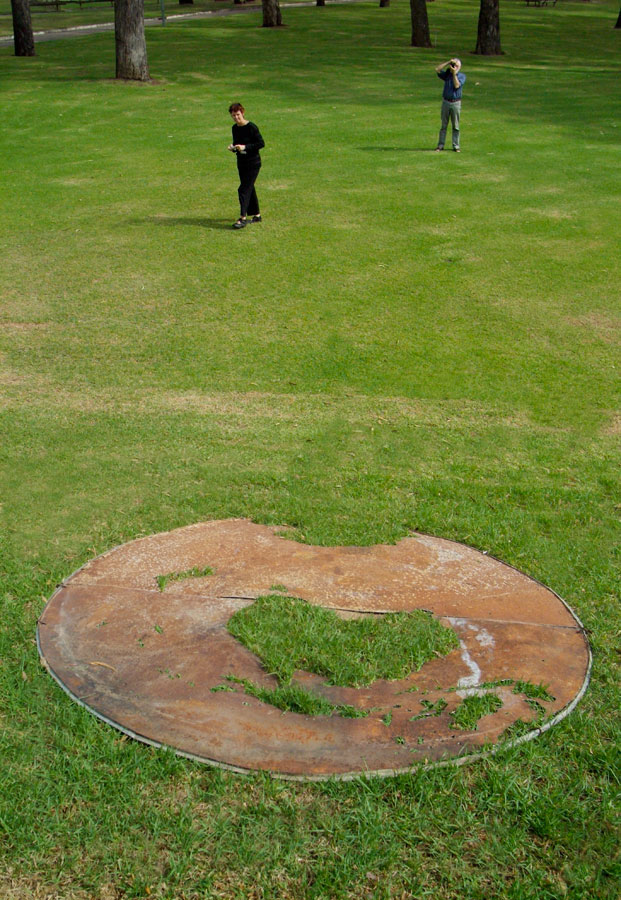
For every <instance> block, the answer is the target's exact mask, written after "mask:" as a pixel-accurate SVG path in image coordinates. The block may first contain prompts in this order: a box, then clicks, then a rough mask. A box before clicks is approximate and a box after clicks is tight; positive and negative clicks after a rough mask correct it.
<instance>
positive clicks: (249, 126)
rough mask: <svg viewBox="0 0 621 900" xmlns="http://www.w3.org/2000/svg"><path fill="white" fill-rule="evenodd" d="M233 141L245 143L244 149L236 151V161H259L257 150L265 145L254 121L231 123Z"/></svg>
mask: <svg viewBox="0 0 621 900" xmlns="http://www.w3.org/2000/svg"><path fill="white" fill-rule="evenodd" d="M233 143H234V144H245V146H246V151H245V153H244V152H240V151H239V150H238V151H237V161H238V162H240V163H243V162H257V161H258V162H260V161H261V156H260V154H259V150H261V148H262V147H265V141H264V140H263V138H262V137H261V132H260V131H259V129H258V128H257V126H256V125H255V124H254V122H246V124H245V125H237V124H235V125H233Z"/></svg>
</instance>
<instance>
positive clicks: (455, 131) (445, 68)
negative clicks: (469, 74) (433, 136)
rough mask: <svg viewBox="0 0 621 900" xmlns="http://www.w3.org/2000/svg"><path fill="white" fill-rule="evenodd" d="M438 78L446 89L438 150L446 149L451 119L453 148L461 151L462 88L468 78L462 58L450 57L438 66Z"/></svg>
mask: <svg viewBox="0 0 621 900" xmlns="http://www.w3.org/2000/svg"><path fill="white" fill-rule="evenodd" d="M436 72H437V75H438V78H441V79H442V81H443V82H444V90H443V91H442V110H441V113H440V115H441V122H442V124H441V126H440V134H439V135H438V146H437V147H436V152H437V153H438V152H439V151H440V150H444V141H445V140H446V129H447V127H448V123H449V119H450V121H451V131H452V138H453V150H454V151H455V153H459V117H460V115H461V89H462V87H463V84H464V82H465V80H466V76H465V75H464V73H463V72H462V71H461V60H460V59H458V58H457V57H454V58H453V59H449V60H447V61H446V62H443V63H440V65H439V66H436Z"/></svg>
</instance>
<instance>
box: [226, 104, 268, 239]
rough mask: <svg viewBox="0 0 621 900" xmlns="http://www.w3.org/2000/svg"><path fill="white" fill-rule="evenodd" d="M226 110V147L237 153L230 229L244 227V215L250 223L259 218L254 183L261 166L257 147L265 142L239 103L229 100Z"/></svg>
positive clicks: (259, 148)
mask: <svg viewBox="0 0 621 900" xmlns="http://www.w3.org/2000/svg"><path fill="white" fill-rule="evenodd" d="M229 113H230V114H231V118H232V119H233V123H234V124H233V141H232V143H231V144H229V146H228V149H229V150H230V151H231V152H232V153H235V155H236V156H237V171H238V172H239V187H238V189H237V194H238V196H239V210H240V212H239V219H238V220H237V222H234V223H233V228H245V227H246V225H247V223H248V216H252V218H251V220H250V221H251V222H254V223H256V222H260V221H261V212H260V210H259V200H258V197H257V192H256V190H255V187H254V183H255V181H256V180H257V177H258V175H259V170H260V168H261V154H260V153H259V150H261V149H262V148H263V147H265V141H264V140H263V138H262V137H261V132H260V131H259V129H258V128H257V126H256V125H255V124H254V122H249V121H248V119H246V117H245V109H244V107H243V106H242V105H241V103H231V105H230V106H229Z"/></svg>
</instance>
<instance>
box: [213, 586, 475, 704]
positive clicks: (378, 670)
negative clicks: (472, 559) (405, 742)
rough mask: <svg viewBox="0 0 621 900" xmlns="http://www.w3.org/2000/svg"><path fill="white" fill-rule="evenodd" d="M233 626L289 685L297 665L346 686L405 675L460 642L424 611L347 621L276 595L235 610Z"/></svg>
mask: <svg viewBox="0 0 621 900" xmlns="http://www.w3.org/2000/svg"><path fill="white" fill-rule="evenodd" d="M228 630H229V632H230V633H231V634H232V635H233V636H234V637H236V638H237V639H238V640H239V641H241V642H242V644H244V645H245V646H246V647H247V648H248V649H249V650H251V651H252V652H253V653H255V654H256V655H257V656H258V657H259V658H260V660H261V662H262V663H263V666H264V667H265V669H266V670H267V671H268V672H269V673H270V674H273V675H275V676H276V677H277V678H278V680H279V681H281V682H282V683H284V684H288V683H289V682H290V681H291V677H292V675H293V673H294V672H295V671H296V669H302V670H304V671H307V672H314V673H315V674H317V675H323V676H325V677H326V678H327V679H328V683H329V684H334V685H340V686H343V687H345V686H349V687H359V686H361V685H368V684H371V682H373V681H376V680H377V679H379V678H385V679H388V680H392V679H396V678H405V676H406V675H408V674H409V673H410V672H412V671H415V670H418V669H420V668H421V666H423V665H424V663H426V662H427V661H428V660H430V659H433V658H434V657H436V656H445V655H446V654H448V653H450V652H451V650H453V649H454V648H455V647H457V646H458V645H459V641H458V639H457V635H456V634H455V632H454V631H453V630H452V629H450V628H447V627H445V626H444V625H442V624H440V622H438V621H437V620H436V619H434V617H433V616H432V615H431V614H430V613H428V612H424V611H423V610H415V611H413V612H406V613H388V614H386V615H384V616H369V617H365V618H361V619H347V620H344V619H340V618H339V617H338V616H337V615H336V613H334V612H333V611H332V610H330V609H324V608H323V607H319V606H313V605H312V604H311V603H307V602H306V601H305V600H300V599H298V598H295V597H282V596H279V595H275V594H271V595H268V596H267V597H259V598H258V599H257V600H256V601H255V602H254V603H253V604H252V606H249V607H247V608H246V609H241V610H239V611H238V612H236V613H235V614H234V615H233V616H232V617H231V618H230V620H229V622H228Z"/></svg>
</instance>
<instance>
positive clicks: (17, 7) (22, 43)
mask: <svg viewBox="0 0 621 900" xmlns="http://www.w3.org/2000/svg"><path fill="white" fill-rule="evenodd" d="M11 12H12V13H13V43H14V45H15V56H34V55H35V45H34V37H33V35H32V20H31V18H30V0H11Z"/></svg>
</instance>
